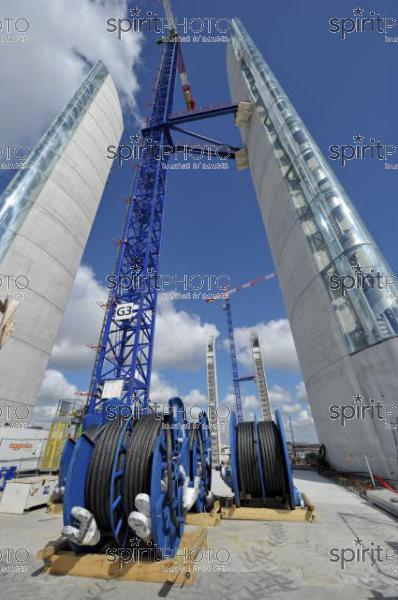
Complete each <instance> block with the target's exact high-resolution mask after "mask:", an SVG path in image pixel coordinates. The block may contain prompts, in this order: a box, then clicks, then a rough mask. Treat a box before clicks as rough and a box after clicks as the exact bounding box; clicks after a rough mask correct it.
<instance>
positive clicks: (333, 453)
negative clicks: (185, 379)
mask: <svg viewBox="0 0 398 600" xmlns="http://www.w3.org/2000/svg"><path fill="white" fill-rule="evenodd" d="M227 66H228V79H229V86H230V90H231V95H232V99H233V102H234V104H238V103H241V102H243V104H242V110H238V118H237V125H238V126H239V127H240V130H241V134H242V137H243V140H244V143H245V146H246V149H247V159H248V164H249V168H250V171H251V176H252V179H253V184H254V187H255V190H256V195H257V199H258V203H259V206H260V210H261V214H262V218H263V222H264V226H265V230H266V233H267V237H268V242H269V245H270V248H271V251H272V255H273V258H274V262H275V268H276V273H277V277H278V280H279V284H280V287H281V291H282V294H283V297H284V301H285V305H286V309H287V312H288V316H289V321H290V326H291V330H292V333H293V338H294V342H295V346H296V349H297V354H298V358H299V361H300V366H301V370H302V372H303V377H304V381H305V387H306V390H307V394H308V399H309V402H310V405H311V412H312V415H313V417H314V422H315V426H316V429H317V433H318V437H319V441H320V442H321V443H324V444H325V446H326V450H327V458H328V460H329V462H330V463H331V465H332V466H334V467H335V468H337V469H340V470H342V471H359V472H364V473H367V472H368V471H367V465H366V458H367V460H368V461H369V464H370V466H371V468H372V470H373V472H374V473H376V474H378V475H380V476H382V477H385V478H390V479H391V480H394V481H396V480H398V448H397V439H396V438H397V436H396V431H395V429H394V428H396V427H397V391H396V390H397V375H396V374H397V372H398V337H397V335H398V286H397V285H396V283H395V282H394V280H393V277H392V273H391V269H390V268H389V266H388V264H387V262H386V260H385V259H384V257H383V256H382V254H381V252H380V250H379V248H378V247H377V245H376V243H375V241H374V240H373V239H372V237H371V235H370V233H369V232H368V230H367V229H366V227H365V225H364V223H363V222H362V221H361V219H360V217H359V216H358V214H357V212H356V210H355V208H354V206H353V205H352V203H351V201H350V199H349V198H348V196H347V194H346V192H345V191H344V190H343V188H342V187H341V185H340V184H339V182H338V181H337V178H336V176H335V175H334V173H333V170H332V169H331V167H330V165H329V164H328V162H327V161H326V159H325V158H324V156H323V155H322V153H321V151H320V149H319V148H318V146H317V145H316V143H315V142H314V140H313V139H312V137H311V135H310V133H309V132H308V130H307V128H306V126H305V125H304V123H303V122H302V120H301V119H300V117H299V116H298V114H297V112H296V111H295V109H294V107H293V105H292V104H291V102H290V101H289V99H288V97H287V95H286V94H285V92H284V91H283V89H282V88H281V86H280V84H279V83H278V81H277V79H276V77H275V75H274V74H273V73H272V71H271V69H270V68H269V66H268V65H267V63H266V62H265V60H264V58H263V56H262V55H261V53H260V52H259V51H258V49H257V48H256V46H255V44H254V42H253V40H252V39H251V38H250V36H249V34H248V33H247V31H246V30H245V28H244V27H243V25H242V24H241V23H240V21H238V20H233V21H232V26H231V36H230V41H229V44H228V57H227ZM315 89H316V81H315V80H314V90H315ZM311 101H312V100H311V94H309V95H308V102H311ZM248 103H250V105H251V111H249V110H248V106H247V105H248ZM314 110H316V105H315V104H314ZM375 210H376V209H375ZM379 274H381V282H382V285H378V281H379V278H378V275H379ZM359 275H362V279H361V278H359ZM365 276H366V279H365ZM344 278H345V279H344ZM344 281H346V282H348V281H349V282H353V285H352V286H350V287H351V289H345V288H343V282H344ZM387 282H388V284H387ZM394 434H395V435H394ZM365 457H366V458H365Z"/></svg>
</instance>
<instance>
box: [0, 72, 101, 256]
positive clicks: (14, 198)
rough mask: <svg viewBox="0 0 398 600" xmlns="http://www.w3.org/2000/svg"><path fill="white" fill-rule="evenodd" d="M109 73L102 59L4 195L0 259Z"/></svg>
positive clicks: (0, 215)
mask: <svg viewBox="0 0 398 600" xmlns="http://www.w3.org/2000/svg"><path fill="white" fill-rule="evenodd" d="M107 75H108V70H107V68H106V67H105V65H104V64H103V63H102V62H101V61H99V62H98V63H97V64H96V65H95V66H94V67H93V68H92V69H91V71H90V73H89V74H88V76H87V77H86V79H85V80H84V82H83V84H82V85H81V87H80V88H79V90H78V91H77V92H76V94H75V95H74V96H73V98H72V99H71V101H70V102H69V103H68V104H67V105H66V107H65V108H64V110H63V111H62V113H61V114H60V115H59V117H58V118H57V119H55V121H54V122H53V123H52V125H51V126H50V127H49V129H48V130H47V131H46V133H45V134H44V135H43V137H42V138H41V139H40V141H39V143H38V145H37V146H36V148H35V149H34V150H33V151H32V152H31V154H30V156H29V157H28V159H27V160H26V162H25V164H24V165H23V168H22V169H20V170H19V171H18V172H17V173H16V175H15V176H14V177H13V179H12V180H11V181H10V183H9V184H8V186H7V187H6V189H5V190H4V191H3V193H2V194H1V195H0V261H1V260H2V259H3V258H4V255H5V254H6V252H7V250H8V248H9V247H10V245H11V243H12V240H13V239H14V237H15V236H16V234H17V233H18V230H19V228H20V227H21V225H22V223H23V221H24V219H25V217H26V215H27V214H28V211H29V209H30V207H31V206H32V204H33V203H34V201H35V200H36V198H37V196H38V195H39V193H40V190H41V189H42V187H43V185H44V183H45V182H46V181H47V179H48V177H49V176H50V173H51V172H52V170H53V168H54V166H55V164H56V162H57V161H58V159H59V158H60V157H61V155H62V152H63V150H64V148H65V146H66V144H67V143H68V141H69V140H70V138H71V137H72V135H73V133H74V132H75V130H76V128H77V126H78V125H79V123H80V121H81V119H82V117H83V115H84V114H85V113H86V111H87V109H88V107H89V106H90V104H91V102H92V101H93V99H94V98H95V96H96V94H97V92H98V90H99V89H100V87H101V85H102V84H103V82H104V80H105V78H106V77H107Z"/></svg>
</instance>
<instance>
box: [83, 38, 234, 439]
mask: <svg viewBox="0 0 398 600" xmlns="http://www.w3.org/2000/svg"><path fill="white" fill-rule="evenodd" d="M179 51H180V46H179V42H178V41H172V42H168V43H166V44H165V50H164V54H163V58H162V62H161V67H160V71H159V76H158V81H157V86H156V92H155V97H154V101H153V105H152V108H151V111H150V114H149V118H148V125H147V127H145V128H144V129H143V130H142V134H143V146H144V150H143V157H142V161H141V165H140V168H139V170H138V173H137V176H136V178H135V180H134V183H133V187H132V190H131V193H130V196H129V203H128V208H127V213H126V217H125V221H124V226H123V234H122V238H121V240H120V247H119V252H118V256H117V260H116V266H115V270H114V276H115V282H116V284H117V285H116V288H115V289H114V290H112V291H111V292H110V294H109V298H108V302H107V305H106V313H105V317H104V321H103V325H102V330H101V334H100V341H99V345H98V348H97V356H96V360H95V364H94V369H93V375H92V379H91V385H90V394H89V404H88V410H87V414H88V417H86V419H85V421H84V425H85V428H87V427H88V426H91V425H93V424H97V423H98V422H101V421H102V422H104V421H105V420H106V417H105V411H104V410H103V408H104V406H106V404H108V403H109V404H128V405H134V408H135V411H136V412H135V414H136V416H140V415H141V414H147V413H148V410H149V389H150V380H151V370H152V354H153V342H154V333H155V316H156V304H157V295H158V290H157V286H156V283H155V282H156V279H155V278H154V276H155V277H156V275H157V273H158V265H159V255H160V245H161V236H162V223H163V208H164V201H165V191H166V173H167V169H163V168H162V161H163V162H165V161H167V159H168V157H167V156H166V155H165V156H164V158H163V157H162V161H161V160H159V156H156V152H153V150H152V149H153V148H158V149H159V148H162V147H163V146H165V145H169V146H170V145H171V146H172V147H173V148H174V151H175V152H178V151H179V150H180V147H179V146H174V144H173V142H172V139H171V133H170V132H171V130H172V129H173V128H174V126H176V125H177V124H180V123H185V122H190V121H197V120H202V119H204V118H212V117H218V116H222V115H225V114H230V113H233V112H235V111H236V109H237V106H236V105H230V106H224V107H222V108H215V109H209V110H199V111H197V112H196V113H187V114H185V115H182V116H179V117H176V118H170V115H171V113H172V108H173V100H174V88H175V81H176V71H177V63H178V53H179ZM186 133H188V135H193V136H194V137H200V136H199V135H196V134H195V133H193V132H186ZM203 139H208V140H209V141H213V140H210V138H203ZM225 146H227V150H226V151H225V153H224V155H223V157H224V158H230V159H234V157H235V152H234V151H235V150H236V148H235V147H233V146H229V145H228V144H226V145H225ZM210 147H211V146H210ZM134 276H135V278H134ZM123 277H129V278H130V279H131V278H132V277H133V280H134V281H137V280H138V281H139V285H138V289H137V287H136V286H133V289H123V288H122V286H121V285H120V282H122V281H123ZM125 303H129V304H130V303H132V304H133V305H134V308H133V311H132V318H131V319H126V320H122V321H118V320H116V319H115V311H116V307H117V305H119V304H125ZM109 380H123V390H122V394H121V397H120V398H113V399H112V398H111V399H107V400H106V403H104V401H103V400H102V398H101V394H102V388H103V385H104V383H105V381H109ZM101 405H102V406H101ZM101 413H102V416H101Z"/></svg>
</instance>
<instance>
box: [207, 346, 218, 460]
mask: <svg viewBox="0 0 398 600" xmlns="http://www.w3.org/2000/svg"><path fill="white" fill-rule="evenodd" d="M206 365H207V393H208V399H209V424H210V433H211V448H212V460H213V465H219V464H221V438H220V428H219V426H218V418H217V407H218V392H217V366H216V352H215V343H214V337H213V336H211V337H210V338H209V340H208V342H207V346H206Z"/></svg>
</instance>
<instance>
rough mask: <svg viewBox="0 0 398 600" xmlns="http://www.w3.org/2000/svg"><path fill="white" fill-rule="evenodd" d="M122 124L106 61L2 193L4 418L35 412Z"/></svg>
mask: <svg viewBox="0 0 398 600" xmlns="http://www.w3.org/2000/svg"><path fill="white" fill-rule="evenodd" d="M122 130H123V117H122V111H121V106H120V102H119V98H118V94H117V91H116V88H115V85H114V83H113V80H112V77H111V76H110V74H109V72H108V70H107V68H106V67H105V65H104V64H103V63H102V62H98V63H97V65H95V66H94V67H93V68H92V69H91V71H90V73H89V74H88V76H87V77H86V79H85V80H84V81H83V83H82V85H81V87H80V88H79V89H78V91H77V92H76V94H75V95H74V96H73V98H72V99H71V100H70V102H69V103H68V104H67V105H66V107H65V108H64V110H63V111H62V113H61V114H60V115H59V116H58V117H57V118H56V119H55V121H54V122H53V123H52V125H51V126H50V127H49V129H48V130H47V131H46V133H45V134H44V135H43V137H42V138H41V140H40V141H39V143H38V145H37V146H36V148H34V150H33V151H32V152H31V154H30V156H29V158H28V159H27V161H26V163H25V165H24V168H22V169H20V170H19V171H18V172H17V173H16V175H15V176H14V178H13V179H12V180H11V182H10V183H9V185H8V186H7V187H6V189H5V190H4V191H3V193H2V194H1V195H0V281H1V282H3V283H4V282H6V283H7V289H6V290H5V285H2V287H0V423H2V422H10V423H12V422H19V421H20V419H21V416H22V415H24V417H25V418H26V420H30V418H31V416H32V409H33V407H34V405H35V403H36V401H37V397H38V393H39V389H40V385H41V382H42V379H43V376H44V372H45V369H46V367H47V364H48V360H49V358H50V354H51V351H52V347H53V344H54V341H55V338H56V335H57V331H58V328H59V325H60V323H61V321H62V318H63V315H64V311H65V308H66V304H67V301H68V298H69V294H70V291H71V288H72V285H73V281H74V279H75V276H76V272H77V270H78V268H79V265H80V261H81V258H82V254H83V251H84V248H85V246H86V242H87V239H88V236H89V233H90V230H91V226H92V224H93V221H94V217H95V214H96V212H97V208H98V204H99V201H100V199H101V196H102V192H103V190H104V187H105V183H106V181H107V178H108V174H109V171H110V168H111V166H112V162H111V160H109V159H108V158H107V146H108V145H111V144H115V145H117V144H118V143H119V140H120V136H121V133H122ZM21 405H23V408H21Z"/></svg>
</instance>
